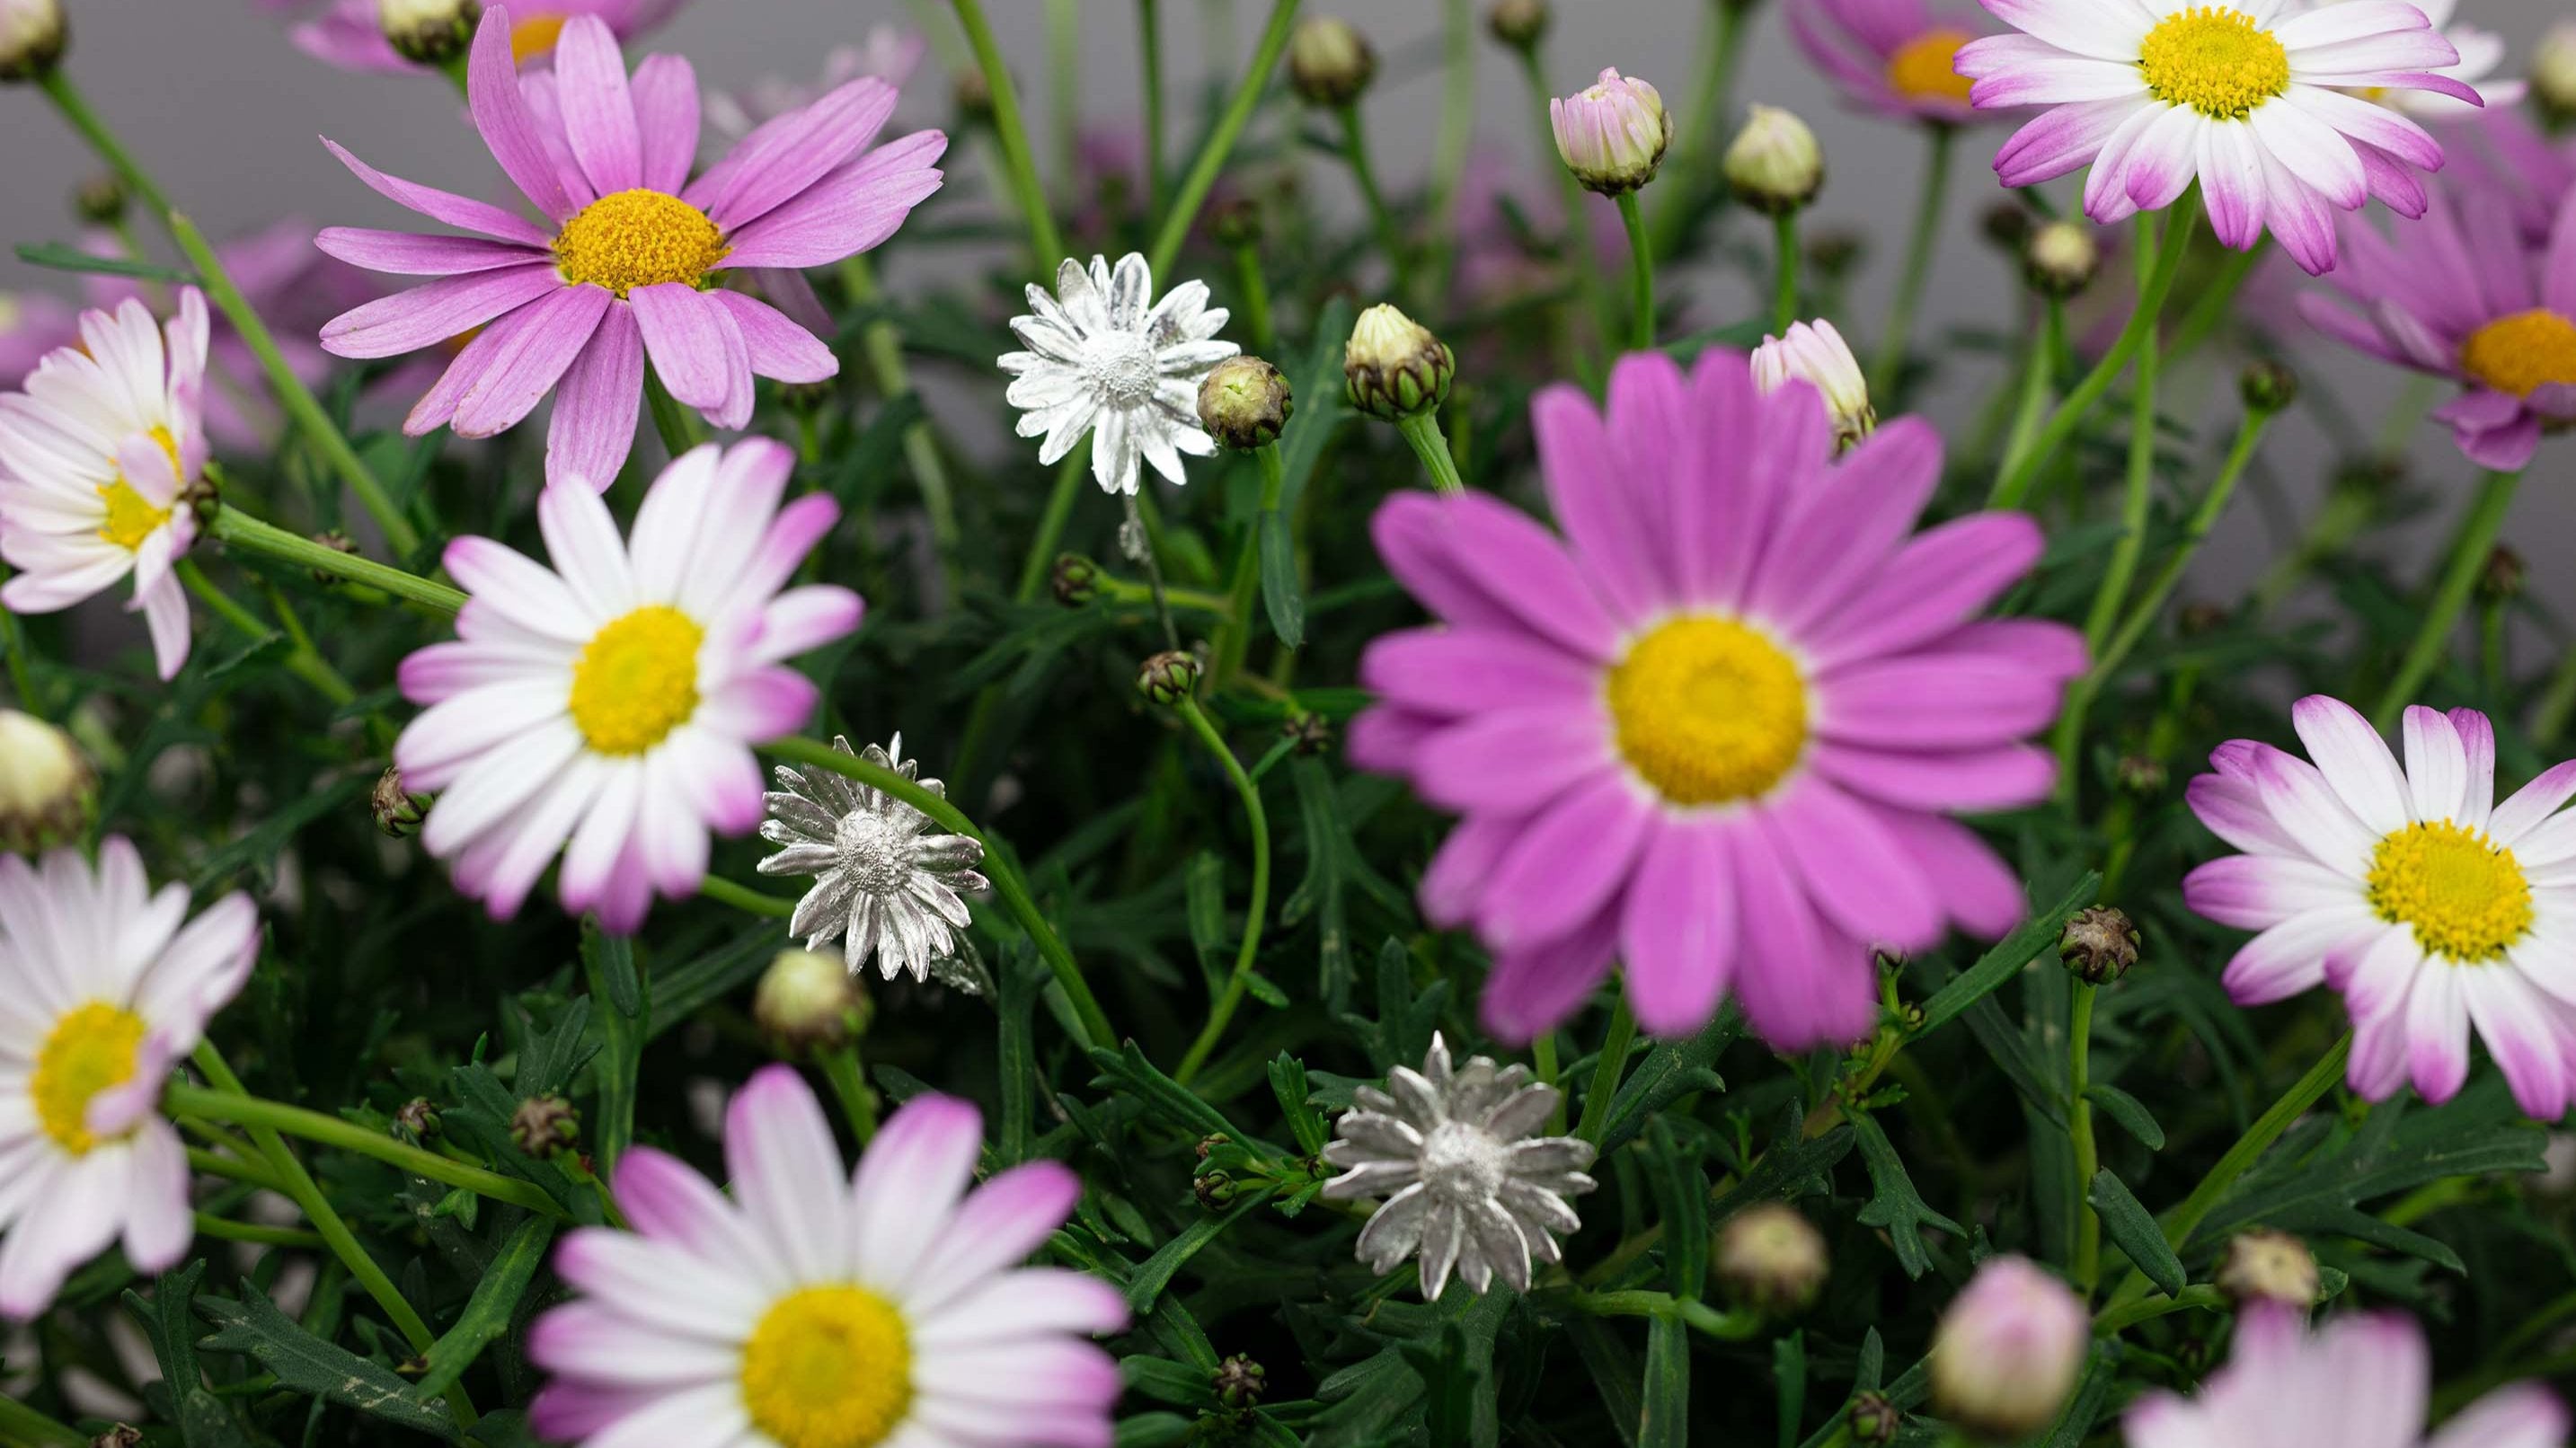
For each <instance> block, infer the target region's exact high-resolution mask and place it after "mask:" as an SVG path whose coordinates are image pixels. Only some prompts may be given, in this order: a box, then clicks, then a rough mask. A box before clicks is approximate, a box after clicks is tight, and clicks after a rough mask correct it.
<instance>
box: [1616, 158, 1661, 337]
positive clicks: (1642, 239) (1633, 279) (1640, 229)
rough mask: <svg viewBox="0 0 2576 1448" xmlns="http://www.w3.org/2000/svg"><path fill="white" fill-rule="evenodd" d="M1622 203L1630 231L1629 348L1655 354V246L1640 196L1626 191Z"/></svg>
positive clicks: (1621, 210)
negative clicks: (1650, 235) (1647, 229)
mask: <svg viewBox="0 0 2576 1448" xmlns="http://www.w3.org/2000/svg"><path fill="white" fill-rule="evenodd" d="M1618 200H1619V220H1620V222H1621V223H1622V224H1623V225H1625V226H1626V227H1627V229H1628V276H1629V283H1630V288H1631V295H1630V297H1629V300H1628V346H1629V349H1630V350H1631V351H1637V352H1651V351H1653V350H1654V347H1655V247H1654V243H1653V241H1651V240H1650V239H1649V238H1648V237H1647V235H1646V219H1645V218H1644V217H1643V216H1641V215H1639V214H1638V211H1637V193H1636V192H1634V191H1622V192H1620V193H1619V197H1618Z"/></svg>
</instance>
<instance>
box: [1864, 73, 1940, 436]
mask: <svg viewBox="0 0 2576 1448" xmlns="http://www.w3.org/2000/svg"><path fill="white" fill-rule="evenodd" d="M1957 135H1958V131H1957V130H1956V128H1954V127H1951V126H1946V125H1941V124H1939V123H1937V122H1936V123H1934V124H1933V125H1932V126H1931V128H1930V132H1929V142H1930V149H1931V154H1930V155H1929V156H1928V157H1927V158H1926V160H1925V161H1924V165H1923V189H1922V190H1921V192H1919V193H1918V194H1917V195H1916V197H1915V200H1914V239H1913V241H1912V242H1910V243H1908V244H1907V246H1906V250H1905V270H1904V272H1903V273H1902V274H1900V275H1899V276H1898V277H1897V281H1896V300H1895V302H1894V303H1893V304H1892V305H1891V306H1890V307H1889V308H1888V313H1887V326H1886V327H1885V329H1883V330H1882V331H1881V332H1880V333H1879V338H1878V358H1877V360H1876V361H1875V362H1873V363H1872V364H1871V365H1870V369H1869V390H1870V392H1871V393H1872V394H1874V395H1875V396H1877V397H1879V398H1881V399H1883V400H1882V402H1881V403H1880V406H1882V407H1889V406H1893V405H1894V403H1895V400H1896V380H1897V374H1899V373H1900V372H1902V371H1904V370H1905V350H1906V348H1907V347H1908V346H1910V345H1911V344H1912V343H1913V341H1914V313H1915V310H1916V309H1917V308H1918V307H1920V306H1921V305H1922V302H1923V284H1924V282H1925V281H1926V280H1927V279H1928V278H1929V277H1930V276H1931V274H1932V253H1933V250H1934V248H1935V247H1936V246H1937V245H1938V243H1939V241H1940V238H1941V208H1942V206H1943V204H1944V203H1945V202H1946V201H1947V200H1948V199H1949V193H1950V153H1951V151H1952V150H1953V149H1954V148H1953V146H1952V145H1951V142H1952V140H1953V139H1954V138H1955V137H1956V136H1957Z"/></svg>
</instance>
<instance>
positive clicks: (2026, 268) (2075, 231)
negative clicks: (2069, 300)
mask: <svg viewBox="0 0 2576 1448" xmlns="http://www.w3.org/2000/svg"><path fill="white" fill-rule="evenodd" d="M2101 269H2102V246H2101V243H2099V242H2097V241H2095V240H2094V239H2093V228H2091V227H2089V226H2086V225H2085V224H2084V223H2083V222H2080V221H2049V222H2042V223H2041V224H2040V225H2038V226H2034V227H2032V228H2031V231H2030V235H2029V237H2028V238H2027V239H2025V240H2024V241H2023V243H2022V249H2021V274H2022V279H2023V280H2024V281H2027V282H2029V283H2030V285H2031V289H2032V290H2034V291H2037V292H2038V293H2040V294H2041V295H2042V296H2051V297H2071V296H2073V295H2075V294H2076V293H2077V292H2080V291H2082V290H2084V289H2085V288H2086V287H2087V286H2090V285H2092V282H2093V274H2094V273H2095V272H2097V271H2100V270H2101Z"/></svg>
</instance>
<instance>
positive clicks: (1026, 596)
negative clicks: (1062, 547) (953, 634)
mask: <svg viewBox="0 0 2576 1448" xmlns="http://www.w3.org/2000/svg"><path fill="white" fill-rule="evenodd" d="M1090 470H1091V440H1090V439H1089V438H1085V439H1083V440H1082V441H1081V442H1079V443H1077V444H1075V445H1074V449H1073V451H1071V452H1069V453H1066V454H1065V455H1064V461H1063V462H1061V463H1058V464H1056V469H1055V484H1054V486H1052V487H1050V488H1049V489H1047V500H1046V511H1044V512H1043V513H1041V514H1039V515H1038V531H1037V535H1036V536H1035V537H1034V538H1032V539H1030V541H1029V554H1028V557H1026V558H1024V559H1022V560H1021V561H1020V581H1019V585H1018V587H1016V588H1014V589H1012V591H1011V597H1012V598H1013V599H1015V600H1017V601H1018V602H1021V603H1032V602H1035V601H1036V599H1037V596H1038V591H1039V590H1041V589H1043V588H1045V587H1046V580H1047V570H1048V569H1050V568H1053V567H1054V566H1055V553H1056V545H1057V544H1059V543H1061V542H1063V541H1064V525H1065V524H1066V523H1067V522H1068V521H1070V520H1071V519H1072V517H1073V505H1074V503H1075V501H1076V500H1078V499H1079V498H1081V496H1082V477H1083V474H1085V473H1087V472H1089V471H1090ZM969 738H972V731H971V730H970V731H969ZM965 752H966V753H968V754H971V753H973V750H972V748H971V747H970V748H969V749H968V750H966V751H965Z"/></svg>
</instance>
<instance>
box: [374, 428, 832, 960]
mask: <svg viewBox="0 0 2576 1448" xmlns="http://www.w3.org/2000/svg"><path fill="white" fill-rule="evenodd" d="M795 465H796V459H795V455H794V454H793V453H791V452H789V451H788V450H787V449H786V448H785V447H783V446H781V445H779V444H778V443H775V442H771V441H769V440H767V439H765V438H764V439H755V440H753V441H750V442H744V443H739V444H736V445H735V446H733V447H731V448H728V449H724V450H722V451H721V452H719V450H718V449H717V448H716V446H715V445H714V444H712V443H711V444H708V445H706V446H704V447H699V448H695V449H693V450H691V451H690V452H689V453H687V454H686V455H684V456H683V457H681V458H680V460H679V461H677V462H675V463H673V464H671V466H670V467H669V468H667V469H665V470H664V472H663V473H662V476H661V477H660V478H659V479H657V480H656V481H655V482H654V484H653V486H652V489H651V491H649V492H648V493H647V494H646V495H645V498H644V503H643V506H642V507H640V508H639V509H637V511H636V514H635V527H634V532H633V535H632V537H631V538H620V537H619V536H618V534H617V524H616V521H615V520H614V519H612V518H611V517H610V516H609V513H608V508H607V505H606V504H604V503H602V502H601V501H600V500H599V495H598V494H597V493H595V492H593V491H592V490H591V488H590V487H589V486H588V484H587V482H586V481H584V480H582V479H579V478H574V479H571V480H568V481H567V482H565V483H562V484H558V485H555V486H551V487H548V488H547V489H546V490H545V492H544V494H543V495H542V496H541V497H539V499H538V500H537V522H538V526H539V527H540V529H541V530H542V531H543V533H544V535H545V541H546V551H547V553H548V555H549V557H550V558H551V559H552V562H553V566H552V567H547V566H545V565H543V564H539V563H537V562H535V561H534V560H531V559H529V558H526V557H524V556H522V555H520V554H518V553H516V552H513V551H512V550H510V549H509V548H507V547H504V546H503V545H501V544H499V543H496V542H493V541H492V540H490V539H488V538H459V539H457V540H456V541H454V542H452V543H450V544H449V545H448V546H447V554H446V563H447V571H448V572H449V573H451V574H453V575H454V576H455V578H456V581H457V584H458V585H459V586H460V587H462V588H464V589H465V591H466V592H467V593H469V594H471V595H472V598H471V600H470V601H469V602H468V603H467V604H466V605H465V607H464V609H463V610H462V611H461V612H459V613H458V614H457V616H456V634H457V637H456V640H455V642H452V643H441V644H432V645H430V646H429V647H428V648H425V649H422V650H421V651H420V652H418V653H415V654H413V655H412V656H411V657H409V658H407V659H405V660H403V664H402V670H401V683H402V688H403V693H404V694H405V695H406V696H408V697H409V698H410V699H411V701H412V702H413V703H416V704H419V705H421V706H423V709H424V712H423V713H422V714H421V715H420V717H418V718H417V719H414V720H413V721H412V722H411V724H410V726H409V727H408V728H406V729H404V730H403V732H402V737H401V738H400V739H399V740H397V741H396V742H395V744H394V762H395V765H396V767H397V768H399V769H400V770H401V771H402V778H403V782H404V785H405V786H406V787H407V788H409V789H411V790H413V791H416V792H420V793H436V794H437V795H438V800H437V803H436V804H434V805H433V806H431V808H430V811H429V816H428V818H427V819H426V820H425V821H424V822H423V823H422V825H421V836H420V837H421V841H422V843H423V844H424V845H426V846H427V847H428V849H429V852H430V853H431V854H432V855H435V856H437V857H439V858H440V859H445V860H452V861H453V863H454V870H455V876H456V885H457V888H458V889H460V890H462V891H464V892H465V893H466V894H468V895H471V896H473V897H475V898H476V899H479V900H481V901H483V903H484V904H485V906H487V907H488V908H489V909H490V910H491V912H492V914H493V915H494V916H495V917H496V918H500V919H507V918H509V917H510V916H512V915H514V914H516V913H517V911H518V909H519V906H520V905H521V904H523V903H524V902H525V901H526V899H527V896H528V891H529V890H530V888H532V887H533V886H534V885H535V884H536V881H537V877H538V876H539V875H540V874H542V873H543V872H544V870H545V867H546V865H547V863H548V862H549V861H551V860H552V859H553V858H554V857H555V854H556V852H557V851H558V850H561V851H562V852H563V871H562V876H561V879H560V881H559V882H558V889H559V893H560V895H561V897H562V900H563V904H564V908H565V909H566V910H569V911H573V912H576V913H578V912H581V911H596V912H598V915H599V918H600V922H601V923H602V924H603V925H605V926H606V927H607V928H608V929H609V930H611V931H613V932H616V933H618V934H631V933H632V932H633V931H634V930H635V928H636V927H637V926H638V925H640V924H642V923H643V920H644V914H645V911H646V909H647V908H648V907H649V906H650V905H651V904H652V899H653V896H654V894H655V893H656V892H659V893H660V894H662V895H665V896H670V897H674V898H677V897H680V896H685V895H689V894H691V893H694V892H695V891H696V890H697V888H698V882H699V881H700V880H701V879H703V878H704V877H705V875H706V868H707V831H708V830H710V829H713V830H716V831H718V832H720V833H723V834H727V835H738V834H742V833H744V832H745V831H748V830H750V829H751V828H752V827H753V826H754V825H756V824H758V823H759V822H760V813H761V790H760V767H759V764H758V763H757V762H756V761H755V760H754V759H753V757H752V746H753V745H756V744H765V743H768V742H769V741H771V740H773V739H778V738H781V737H783V736H785V735H787V734H790V733H792V732H794V731H795V730H796V729H797V728H798V727H800V726H801V725H802V724H803V723H804V722H805V719H806V717H807V716H808V715H810V714H811V713H812V712H813V710H814V703H815V698H816V690H815V687H814V685H813V683H812V682H811V681H809V680H807V679H806V677H805V676H804V675H802V674H800V673H797V672H796V671H795V670H794V669H791V668H789V667H787V666H786V663H785V661H786V660H788V659H790V658H793V657H795V656H796V655H798V654H801V653H804V652H805V651H806V650H808V649H812V648H816V647H818V646H820V645H822V644H826V643H829V642H831V641H832V640H834V639H837V638H839V637H841V636H842V635H844V634H847V633H848V632H849V631H850V630H851V629H853V628H856V627H857V626H858V622H859V614H860V604H859V598H858V595H857V594H854V593H852V592H850V591H849V590H848V589H846V588H837V587H833V586H830V585H824V584H815V585H808V586H805V587H800V588H787V587H786V584H787V580H788V577H789V575H790V574H792V573H794V572H795V570H796V567H797V565H798V564H800V563H802V562H803V561H804V559H805V555H806V554H807V553H808V552H810V551H811V550H812V549H813V547H814V545H815V543H816V542H817V541H818V540H820V539H821V538H822V537H823V536H824V535H825V534H826V533H828V532H830V531H831V529H832V525H833V523H834V522H836V521H838V519H839V517H840V506H839V505H838V504H837V503H834V502H833V501H832V500H831V499H830V498H829V497H827V496H824V495H821V494H812V495H808V496H806V497H802V498H798V499H796V500H795V501H794V502H791V503H788V504H786V505H785V506H784V507H781V506H780V503H779V498H780V494H781V493H782V492H783V491H784V490H785V488H786V486H787V478H788V474H789V473H790V472H792V471H794V469H795ZM782 589H783V590H784V591H783V592H782V591H781V590H782ZM567 842H569V843H567Z"/></svg>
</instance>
